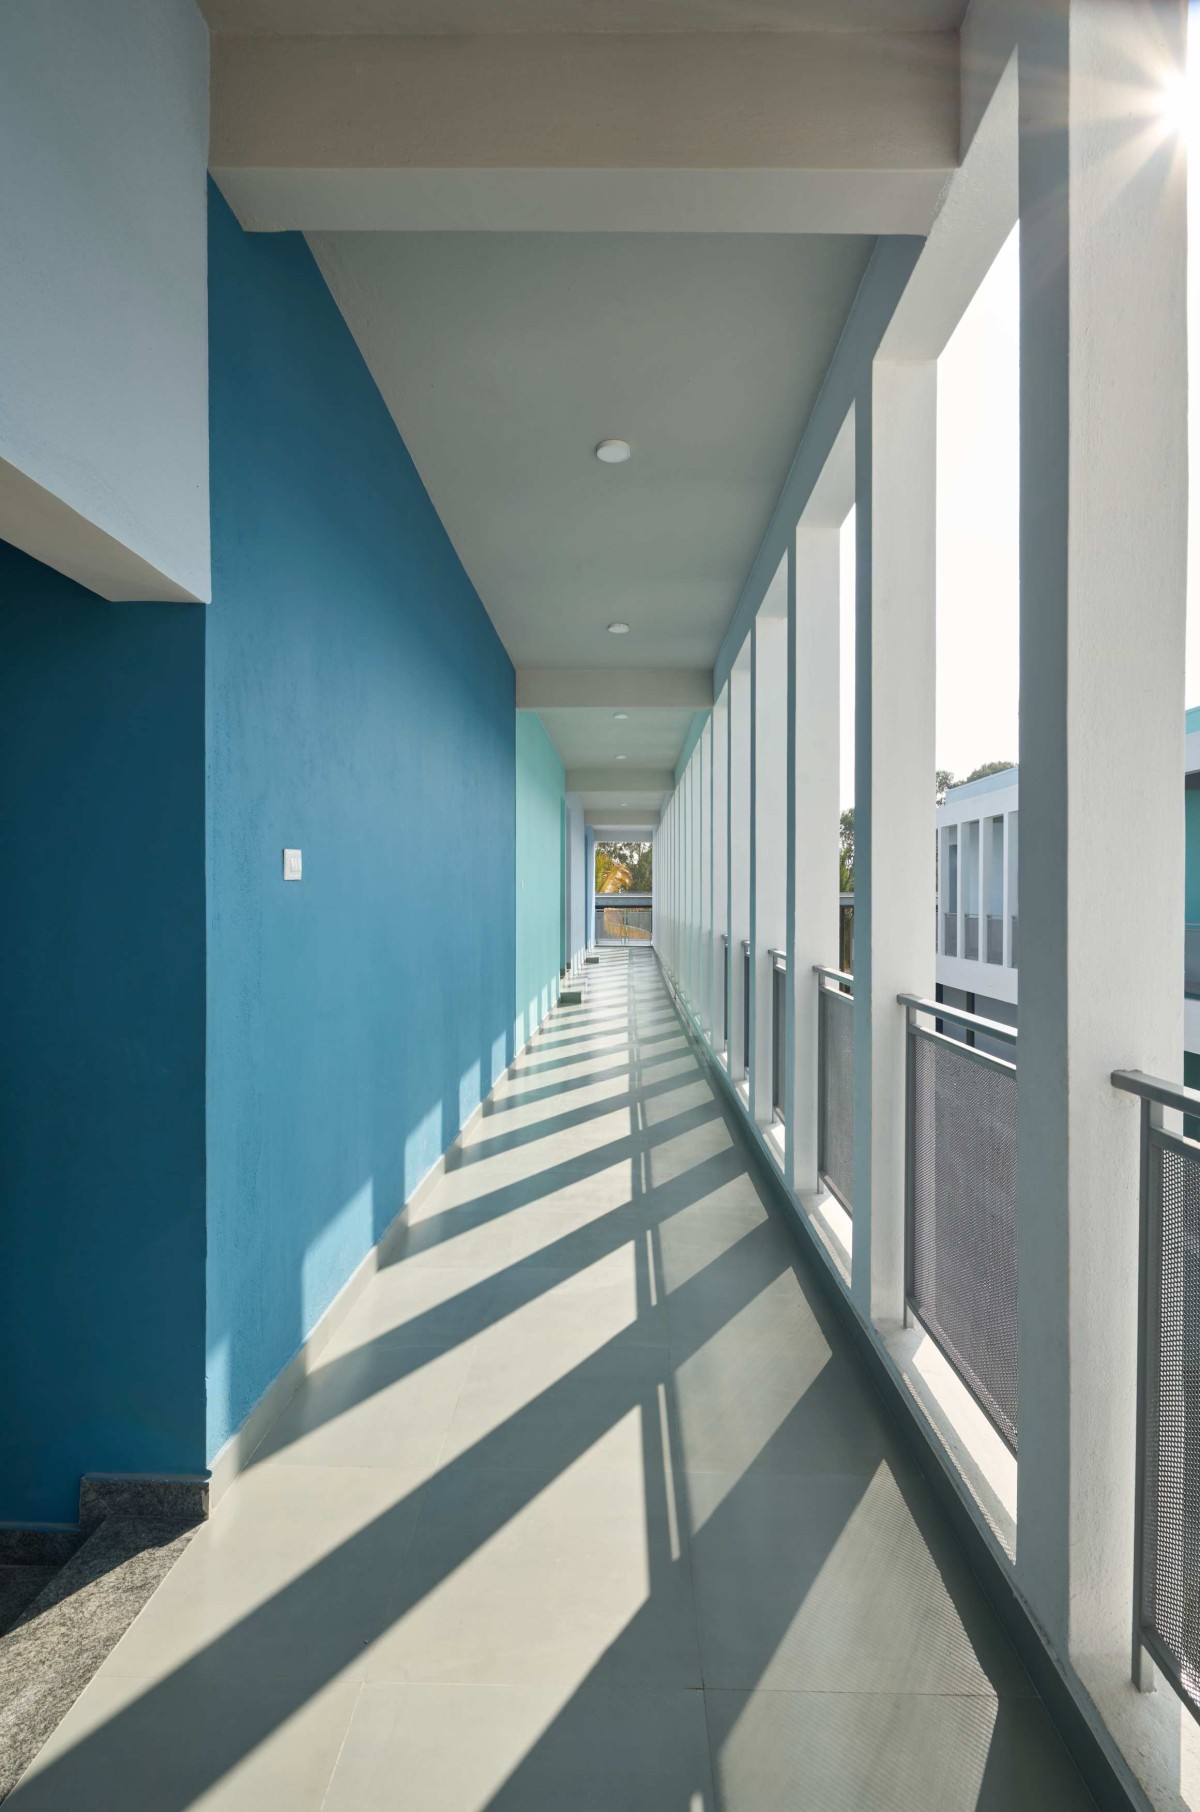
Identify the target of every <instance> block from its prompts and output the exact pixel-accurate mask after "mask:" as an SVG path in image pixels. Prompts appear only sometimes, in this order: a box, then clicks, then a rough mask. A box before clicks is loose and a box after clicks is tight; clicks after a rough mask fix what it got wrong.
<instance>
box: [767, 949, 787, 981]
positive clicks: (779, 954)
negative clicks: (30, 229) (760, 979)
mask: <svg viewBox="0 0 1200 1812" xmlns="http://www.w3.org/2000/svg"><path fill="white" fill-rule="evenodd" d="M767 955H768V956H769V957H770V959H771V963H772V966H773V967H774V968H776V969H782V970H783V972H784V974H785V975H786V973H787V951H786V950H768V951H767Z"/></svg>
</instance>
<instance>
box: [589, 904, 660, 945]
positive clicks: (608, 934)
mask: <svg viewBox="0 0 1200 1812" xmlns="http://www.w3.org/2000/svg"><path fill="white" fill-rule="evenodd" d="M593 897H594V900H595V907H596V942H597V943H598V944H648V943H649V942H650V941H651V939H652V937H653V933H654V907H653V902H652V901H651V899H650V897H649V896H648V895H647V894H621V893H613V894H596V895H594V896H593Z"/></svg>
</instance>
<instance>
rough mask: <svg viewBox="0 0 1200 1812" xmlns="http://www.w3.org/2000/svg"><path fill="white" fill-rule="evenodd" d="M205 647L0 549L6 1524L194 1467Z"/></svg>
mask: <svg viewBox="0 0 1200 1812" xmlns="http://www.w3.org/2000/svg"><path fill="white" fill-rule="evenodd" d="M204 630H205V616H204V611H203V610H201V609H198V608H196V607H195V606H189V605H174V604H108V603H105V602H104V601H103V600H101V599H99V598H97V597H95V596H94V595H93V594H92V593H91V592H87V591H84V590H83V588H82V587H81V586H78V585H75V584H73V583H72V582H71V581H70V580H69V579H64V578H62V577H60V575H59V574H57V573H55V572H52V571H51V570H50V569H49V568H48V567H45V566H40V565H38V564H37V563H36V562H35V561H33V560H30V559H28V558H27V557H26V556H25V555H24V554H20V553H18V552H17V551H16V550H15V549H13V548H10V547H8V546H6V545H5V544H3V543H0V773H2V774H3V776H4V782H3V787H2V788H0V801H2V803H0V846H2V847H3V851H4V873H5V883H4V887H3V889H0V950H2V951H3V956H2V959H0V1024H2V1026H3V1037H2V1039H0V1204H2V1208H0V1214H2V1227H3V1233H2V1236H0V1376H3V1378H4V1380H5V1384H4V1389H3V1391H0V1521H17V1522H21V1521H31V1522H74V1520H75V1516H76V1513H77V1509H78V1501H79V1479H80V1475H81V1473H82V1472H84V1471H118V1472H119V1471H158V1470H166V1471H178V1470H183V1471H187V1470H194V1469H196V1468H197V1467H199V1466H202V1465H203V1462H204V1396H203V1351H204V1290H203V1286H204V1190H205V1178H204V1036H205V1034H204Z"/></svg>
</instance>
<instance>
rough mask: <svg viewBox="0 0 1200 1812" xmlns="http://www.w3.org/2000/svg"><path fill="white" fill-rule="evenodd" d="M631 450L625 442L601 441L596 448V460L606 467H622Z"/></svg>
mask: <svg viewBox="0 0 1200 1812" xmlns="http://www.w3.org/2000/svg"><path fill="white" fill-rule="evenodd" d="M632 450H633V449H632V448H631V447H630V445H629V442H628V441H627V440H602V441H601V442H600V445H599V446H598V447H597V448H596V458H597V459H599V460H601V461H602V462H603V464H604V465H606V466H622V465H624V463H625V461H626V460H627V459H628V458H629V455H630V453H631V452H632Z"/></svg>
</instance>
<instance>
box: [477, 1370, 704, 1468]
mask: <svg viewBox="0 0 1200 1812" xmlns="http://www.w3.org/2000/svg"><path fill="white" fill-rule="evenodd" d="M668 1382H669V1366H668V1361H667V1356H666V1354H665V1352H664V1351H663V1349H662V1348H661V1347H657V1348H656V1347H644V1346H624V1345H614V1346H602V1347H601V1348H600V1350H599V1351H598V1352H596V1353H594V1354H592V1355H591V1356H589V1357H586V1358H584V1359H582V1360H578V1361H577V1360H576V1359H575V1358H574V1357H573V1355H572V1354H571V1353H569V1352H567V1351H564V1349H563V1348H562V1347H561V1346H553V1345H549V1344H546V1343H536V1344H533V1345H530V1346H521V1347H515V1348H512V1349H510V1350H508V1351H501V1352H487V1353H484V1354H481V1355H480V1356H479V1357H478V1358H477V1359H476V1360H475V1361H474V1363H473V1364H472V1366H471V1369H470V1371H469V1372H468V1374H467V1378H466V1382H465V1383H464V1385H463V1388H462V1391H461V1393H460V1395H459V1399H458V1403H457V1405H456V1407H455V1411H454V1415H453V1418H452V1420H451V1423H450V1428H449V1430H448V1432H447V1435H446V1444H445V1447H444V1448H443V1450H442V1463H443V1465H446V1464H448V1463H449V1462H451V1461H455V1462H456V1463H458V1464H460V1465H461V1466H463V1467H467V1468H471V1469H473V1470H479V1471H488V1472H510V1471H514V1470H522V1469H528V1468H534V1469H537V1470H542V1471H545V1472H548V1473H550V1474H552V1473H554V1472H556V1471H558V1470H560V1469H561V1468H562V1467H563V1466H565V1465H567V1464H569V1463H570V1462H571V1461H572V1460H573V1459H574V1458H575V1457H576V1456H577V1455H578V1454H579V1453H580V1452H582V1451H586V1450H587V1448H588V1447H590V1446H591V1444H592V1443H593V1442H594V1441H596V1440H599V1439H600V1438H602V1437H603V1436H605V1435H607V1434H608V1433H609V1432H610V1431H613V1432H615V1434H616V1436H617V1439H616V1442H615V1443H614V1442H613V1441H609V1442H608V1443H607V1449H606V1453H607V1458H606V1463H607V1464H608V1465H614V1464H616V1465H629V1466H635V1467H638V1468H641V1467H643V1466H644V1465H645V1464H646V1463H647V1462H646V1455H647V1451H648V1450H649V1451H650V1452H651V1453H652V1454H655V1455H657V1454H658V1453H659V1449H660V1445H661V1435H660V1429H659V1422H660V1416H659V1409H658V1400H659V1394H660V1389H661V1390H662V1391H664V1392H665V1390H666V1388H667V1385H668ZM666 1400H667V1399H666V1396H665V1395H664V1397H663V1401H664V1404H665V1403H666ZM648 1444H649V1447H648ZM659 1464H660V1465H661V1459H660V1460H659Z"/></svg>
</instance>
